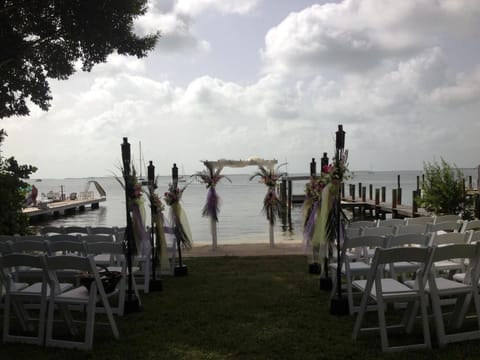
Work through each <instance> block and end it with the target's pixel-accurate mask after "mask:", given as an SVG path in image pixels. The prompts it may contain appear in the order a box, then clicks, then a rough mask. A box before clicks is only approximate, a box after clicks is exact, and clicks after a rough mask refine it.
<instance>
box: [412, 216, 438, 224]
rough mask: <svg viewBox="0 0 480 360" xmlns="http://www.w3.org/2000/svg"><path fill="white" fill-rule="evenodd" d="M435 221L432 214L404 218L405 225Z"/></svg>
mask: <svg viewBox="0 0 480 360" xmlns="http://www.w3.org/2000/svg"><path fill="white" fill-rule="evenodd" d="M434 222H435V218H434V217H433V216H419V217H414V218H405V225H407V226H408V225H418V224H420V225H426V224H433V223H434Z"/></svg>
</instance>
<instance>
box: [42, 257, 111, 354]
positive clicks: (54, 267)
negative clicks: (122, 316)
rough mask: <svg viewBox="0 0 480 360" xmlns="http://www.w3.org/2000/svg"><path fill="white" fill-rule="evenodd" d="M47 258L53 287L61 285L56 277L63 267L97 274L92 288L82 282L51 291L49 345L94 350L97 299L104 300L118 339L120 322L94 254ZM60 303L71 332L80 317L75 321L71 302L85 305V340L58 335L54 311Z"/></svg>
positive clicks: (47, 340) (47, 335)
mask: <svg viewBox="0 0 480 360" xmlns="http://www.w3.org/2000/svg"><path fill="white" fill-rule="evenodd" d="M46 260H47V267H48V270H49V274H50V280H49V281H50V286H51V287H52V288H54V287H56V286H57V285H56V284H57V283H58V280H57V279H56V276H55V274H56V272H57V271H59V270H77V271H79V272H87V273H90V274H92V275H93V282H92V283H91V285H90V289H87V288H86V287H85V286H82V285H80V286H76V287H74V288H73V289H71V290H68V291H66V292H63V293H55V292H52V293H51V294H50V296H49V298H48V301H49V303H48V316H47V329H46V338H45V345H46V346H57V347H64V348H78V349H82V350H91V349H92V347H93V336H94V329H95V312H96V311H95V308H96V306H97V303H100V304H101V305H102V306H103V307H104V309H105V314H106V316H107V319H108V322H109V325H110V328H111V330H112V334H113V336H114V337H115V338H116V339H118V338H119V337H120V335H119V332H118V328H117V324H116V323H115V319H114V317H113V314H112V309H111V308H110V304H109V301H108V298H107V294H106V293H105V289H104V287H103V284H102V281H101V280H100V276H99V274H98V271H97V268H96V266H95V262H94V259H93V256H88V257H80V256H47V258H46ZM72 285H74V284H72ZM56 305H59V306H60V309H63V310H64V311H63V312H62V313H63V315H64V319H65V322H66V324H67V325H68V327H69V330H70V332H71V333H76V327H75V323H76V322H77V321H73V317H72V316H71V314H70V310H69V306H71V305H81V308H82V309H83V308H85V312H86V320H85V332H84V336H83V341H82V340H74V339H71V340H69V339H65V338H60V337H56V336H55V334H54V315H55V308H56Z"/></svg>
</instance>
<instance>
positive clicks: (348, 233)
mask: <svg viewBox="0 0 480 360" xmlns="http://www.w3.org/2000/svg"><path fill="white" fill-rule="evenodd" d="M360 230H361V228H357V227H353V228H350V227H347V228H346V229H345V237H347V238H351V237H356V236H359V235H360Z"/></svg>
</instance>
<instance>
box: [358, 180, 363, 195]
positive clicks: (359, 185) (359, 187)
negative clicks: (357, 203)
mask: <svg viewBox="0 0 480 360" xmlns="http://www.w3.org/2000/svg"><path fill="white" fill-rule="evenodd" d="M358 197H359V198H360V199H361V198H362V183H361V182H359V183H358Z"/></svg>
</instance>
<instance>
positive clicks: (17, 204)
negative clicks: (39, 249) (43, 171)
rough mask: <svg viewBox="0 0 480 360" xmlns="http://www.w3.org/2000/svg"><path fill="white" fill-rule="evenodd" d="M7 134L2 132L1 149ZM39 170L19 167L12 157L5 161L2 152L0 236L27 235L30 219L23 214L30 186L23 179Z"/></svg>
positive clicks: (0, 163)
mask: <svg viewBox="0 0 480 360" xmlns="http://www.w3.org/2000/svg"><path fill="white" fill-rule="evenodd" d="M5 136H6V133H5V132H4V131H3V130H0V147H1V145H2V142H3V141H4V139H5ZM36 170H37V169H36V168H35V167H34V166H31V165H19V164H18V162H17V161H16V160H15V159H14V158H13V157H10V158H8V159H5V158H4V157H3V156H2V155H1V152H0V234H1V235H13V234H25V233H27V231H28V218H27V216H26V215H24V214H23V213H22V204H23V203H24V202H25V195H26V188H27V186H28V184H27V183H25V182H24V181H23V180H22V179H28V177H29V176H30V174H32V173H34V172H35V171H36Z"/></svg>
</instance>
